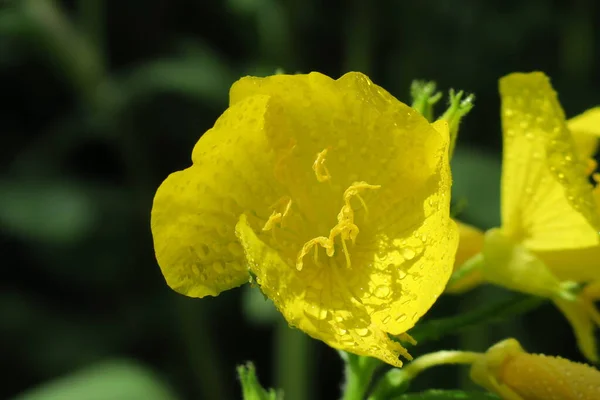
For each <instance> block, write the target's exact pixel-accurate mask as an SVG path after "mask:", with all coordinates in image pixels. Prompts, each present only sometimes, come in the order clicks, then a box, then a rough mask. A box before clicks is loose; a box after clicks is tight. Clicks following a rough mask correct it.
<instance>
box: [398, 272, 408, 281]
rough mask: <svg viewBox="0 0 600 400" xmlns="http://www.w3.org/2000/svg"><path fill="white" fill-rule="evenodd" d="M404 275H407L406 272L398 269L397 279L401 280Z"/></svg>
mask: <svg viewBox="0 0 600 400" xmlns="http://www.w3.org/2000/svg"><path fill="white" fill-rule="evenodd" d="M406 275H408V274H407V273H406V272H404V271H402V270H399V271H398V279H400V280H402V279H404V278H406Z"/></svg>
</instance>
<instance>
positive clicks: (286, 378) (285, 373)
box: [275, 318, 314, 400]
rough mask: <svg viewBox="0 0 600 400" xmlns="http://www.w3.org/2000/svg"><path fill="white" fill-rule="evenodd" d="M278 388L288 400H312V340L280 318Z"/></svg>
mask: <svg viewBox="0 0 600 400" xmlns="http://www.w3.org/2000/svg"><path fill="white" fill-rule="evenodd" d="M275 357H276V358H275V365H276V368H275V387H277V388H278V389H282V390H283V393H284V395H285V399H286V400H307V399H312V398H313V396H312V387H311V383H312V382H313V378H312V376H311V371H312V370H313V369H314V368H313V366H312V358H313V353H312V346H311V339H310V337H309V336H307V335H306V334H304V333H303V332H302V331H300V330H298V329H293V328H290V327H289V326H288V324H287V322H286V321H285V320H284V319H283V318H280V320H279V321H278V323H277V326H276V333H275Z"/></svg>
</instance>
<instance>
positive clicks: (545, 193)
mask: <svg viewBox="0 0 600 400" xmlns="http://www.w3.org/2000/svg"><path fill="white" fill-rule="evenodd" d="M500 93H501V97H502V125H503V137H504V150H503V152H504V157H503V166H502V187H501V189H502V210H501V211H502V226H501V227H500V228H494V229H491V230H489V231H488V232H486V233H485V235H484V236H483V237H484V240H483V245H482V247H481V252H480V254H478V255H476V256H474V257H473V258H471V259H470V260H469V261H467V263H466V264H465V266H466V265H467V264H470V265H469V267H473V265H475V264H478V265H477V266H478V267H480V272H481V276H480V278H481V279H482V280H486V281H488V282H491V283H495V284H498V285H501V286H504V287H507V288H509V289H512V290H516V291H521V292H525V293H529V294H533V295H537V296H542V297H547V298H550V299H552V300H553V301H554V303H555V304H556V305H557V307H558V308H559V309H560V310H561V311H562V313H563V314H564V315H565V317H566V318H567V319H568V320H569V322H570V323H571V325H572V327H573V329H574V331H575V335H576V336H577V341H578V344H579V347H580V349H581V350H582V352H583V353H584V354H585V355H586V357H588V358H589V359H590V360H597V359H598V358H597V354H596V343H595V339H594V332H593V329H594V324H593V319H594V318H596V319H597V321H596V322H597V323H600V322H599V321H600V318H598V317H597V312H596V311H595V310H594V308H593V305H592V303H591V299H592V298H591V296H590V297H586V296H584V295H585V293H586V292H585V291H584V292H583V293H584V295H583V296H576V295H575V294H573V290H572V289H573V287H574V285H573V282H580V283H585V282H590V281H593V280H597V279H599V278H600V258H599V257H598V255H599V254H600V240H599V239H600V237H599V234H598V231H599V228H600V206H599V204H598V203H597V201H596V199H595V194H594V188H593V186H592V185H591V184H590V183H589V180H588V175H589V173H590V162H589V161H588V159H589V157H590V156H591V155H592V154H593V152H594V151H595V149H596V144H597V140H595V139H590V138H589V136H590V135H593V134H596V135H597V134H598V133H600V124H599V122H600V112H599V111H598V109H594V110H591V111H588V112H587V113H584V114H582V115H581V116H579V117H576V118H574V119H573V120H571V121H569V122H568V123H567V121H565V117H564V113H563V111H562V108H561V106H560V104H559V103H558V100H557V97H556V93H555V92H554V90H553V89H552V87H551V85H550V83H549V80H548V78H547V77H546V76H544V75H543V74H541V73H530V74H520V73H517V74H511V75H508V76H506V77H504V78H502V79H501V81H500ZM461 231H464V229H461ZM477 240H481V236H480V235H479V234H477V233H476V231H470V232H469V235H468V236H467V235H462V236H461V240H460V243H461V244H460V246H461V247H463V246H464V247H466V248H468V249H469V251H471V252H472V251H473V250H472V249H473V247H474V246H477V245H478V243H477V242H476V241H477ZM459 253H461V250H459ZM476 278H477V277H476ZM471 279H472V280H473V278H471ZM472 285H473V281H471V282H469V286H467V288H468V287H470V286H472ZM464 286H465V285H463V284H461V282H460V281H459V282H454V283H453V284H452V285H451V286H450V290H451V291H455V292H459V291H461V290H463V287H464Z"/></svg>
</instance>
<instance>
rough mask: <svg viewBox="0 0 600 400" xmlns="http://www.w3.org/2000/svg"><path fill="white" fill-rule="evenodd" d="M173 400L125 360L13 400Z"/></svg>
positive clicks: (162, 387)
mask: <svg viewBox="0 0 600 400" xmlns="http://www.w3.org/2000/svg"><path fill="white" fill-rule="evenodd" d="M114 399H128V400H174V399H176V397H175V395H174V394H173V393H172V392H171V390H170V389H169V388H168V387H167V386H166V385H165V384H164V383H163V382H161V381H160V380H159V379H158V377H157V376H155V375H154V374H153V373H152V372H151V371H149V370H148V369H146V368H144V367H143V366H141V365H140V364H138V363H135V362H132V361H128V360H111V361H106V362H103V363H101V364H96V365H94V366H92V367H88V368H85V369H83V370H80V371H77V372H75V373H73V374H71V375H69V376H65V377H63V378H59V379H56V380H54V381H51V382H48V383H45V384H42V385H41V386H39V387H37V388H34V389H32V390H30V391H27V392H25V393H23V394H21V395H19V396H17V397H15V398H14V399H13V400H114Z"/></svg>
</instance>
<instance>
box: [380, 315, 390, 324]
mask: <svg viewBox="0 0 600 400" xmlns="http://www.w3.org/2000/svg"><path fill="white" fill-rule="evenodd" d="M390 319H392V317H390V316H389V315H386V317H385V318H384V319H383V320H382V321H381V322H383V323H384V324H387V323H388V322H390Z"/></svg>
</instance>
